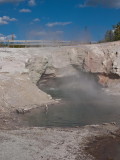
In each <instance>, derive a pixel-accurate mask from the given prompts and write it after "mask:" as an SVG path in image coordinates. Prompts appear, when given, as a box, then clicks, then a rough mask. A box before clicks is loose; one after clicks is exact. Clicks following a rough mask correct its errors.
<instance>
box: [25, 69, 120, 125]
mask: <svg viewBox="0 0 120 160" xmlns="http://www.w3.org/2000/svg"><path fill="white" fill-rule="evenodd" d="M64 71H65V73H64V74H66V76H64V77H59V78H55V79H50V80H48V82H47V83H42V82H40V84H39V87H40V88H41V89H42V90H44V91H46V92H47V93H49V94H51V95H52V96H53V97H54V98H62V101H61V103H59V104H55V105H51V106H49V107H48V111H47V113H46V112H45V110H44V109H43V112H41V111H40V112H39V110H35V111H34V112H33V113H31V114H30V115H28V120H27V121H29V125H30V126H56V127H57V126H66V127H68V126H83V125H88V124H98V123H103V122H114V121H117V122H118V119H120V115H119V114H118V113H119V112H120V107H119V100H118V99H117V98H116V97H111V96H108V95H106V94H105V93H104V92H103V91H102V89H101V86H100V85H98V83H97V79H96V78H95V76H93V75H91V74H88V73H87V74H85V73H81V72H78V71H77V70H76V69H75V70H73V72H72V71H71V70H64ZM66 71H67V72H66Z"/></svg>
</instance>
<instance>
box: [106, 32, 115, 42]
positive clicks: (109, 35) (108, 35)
mask: <svg viewBox="0 0 120 160" xmlns="http://www.w3.org/2000/svg"><path fill="white" fill-rule="evenodd" d="M112 41H114V32H113V31H112V30H108V31H107V32H106V34H105V42H112Z"/></svg>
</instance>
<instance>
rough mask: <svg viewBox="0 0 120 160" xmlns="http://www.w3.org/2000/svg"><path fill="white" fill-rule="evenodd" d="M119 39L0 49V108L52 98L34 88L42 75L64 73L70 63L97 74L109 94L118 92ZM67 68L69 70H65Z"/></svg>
mask: <svg viewBox="0 0 120 160" xmlns="http://www.w3.org/2000/svg"><path fill="white" fill-rule="evenodd" d="M119 62H120V42H119V41H118V42H112V43H104V44H90V45H78V46H69V47H49V48H17V49H14V48H13V49H12V48H1V49H0V88H1V90H0V111H1V112H6V111H10V110H16V109H24V108H25V109H30V108H32V107H36V106H41V105H43V104H46V103H53V100H52V98H51V97H50V96H49V95H47V94H46V93H44V92H42V91H41V90H39V89H38V87H37V85H36V84H37V82H38V81H39V80H40V78H41V76H43V75H54V76H65V75H66V74H72V73H74V68H73V66H74V65H75V66H77V67H78V68H79V69H80V70H81V71H83V72H90V73H93V74H95V75H97V77H98V82H99V83H101V84H102V85H103V86H104V87H106V91H107V92H108V93H111V94H120V85H119V83H120V63H119ZM66 68H69V69H66Z"/></svg>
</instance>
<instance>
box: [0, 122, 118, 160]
mask: <svg viewBox="0 0 120 160" xmlns="http://www.w3.org/2000/svg"><path fill="white" fill-rule="evenodd" d="M116 130H117V127H116V126H114V125H112V124H106V125H101V126H97V125H96V126H94V125H93V126H86V127H84V128H67V129H62V128H26V129H21V130H13V131H0V160H93V159H94V158H93V157H92V156H90V155H87V154H85V152H84V151H83V149H84V146H85V145H86V142H87V141H88V137H89V138H90V137H92V136H96V135H103V134H104V135H107V134H109V132H114V131H116Z"/></svg>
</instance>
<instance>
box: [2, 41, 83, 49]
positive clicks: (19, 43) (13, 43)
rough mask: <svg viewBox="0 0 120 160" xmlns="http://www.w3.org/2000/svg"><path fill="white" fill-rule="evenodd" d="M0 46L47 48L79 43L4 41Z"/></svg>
mask: <svg viewBox="0 0 120 160" xmlns="http://www.w3.org/2000/svg"><path fill="white" fill-rule="evenodd" d="M0 44H3V45H6V46H24V47H29V46H38V47H47V46H70V45H78V44H80V42H75V41H47V40H4V41H0Z"/></svg>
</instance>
